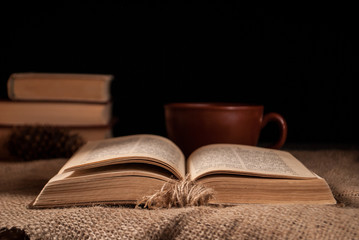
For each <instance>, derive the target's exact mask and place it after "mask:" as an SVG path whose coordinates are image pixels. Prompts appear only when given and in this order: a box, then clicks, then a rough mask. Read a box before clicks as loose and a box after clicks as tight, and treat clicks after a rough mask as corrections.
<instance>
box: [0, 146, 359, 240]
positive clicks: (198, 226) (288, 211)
mask: <svg viewBox="0 0 359 240" xmlns="http://www.w3.org/2000/svg"><path fill="white" fill-rule="evenodd" d="M290 152H292V153H293V155H295V156H296V157H298V158H299V159H300V160H302V162H303V163H304V164H305V165H306V166H307V167H308V168H310V169H311V170H313V171H314V172H316V173H317V174H318V175H320V176H322V177H324V178H325V179H326V180H327V181H328V183H329V185H330V187H331V188H332V190H333V192H334V195H335V197H336V199H337V200H338V202H339V204H337V205H334V206H318V205H254V204H253V205H251V204H242V205H239V206H235V207H226V208H221V207H190V208H180V209H163V210H142V209H133V208H126V207H106V206H92V207H74V208H65V209H46V210H29V209H27V208H26V206H27V205H28V204H29V203H30V202H31V201H32V200H33V199H34V198H35V196H36V195H37V194H38V193H39V191H40V190H41V188H42V187H43V185H44V184H45V183H46V182H47V180H48V179H49V178H50V177H52V176H53V175H54V174H55V173H56V172H57V171H58V170H59V168H60V167H61V166H62V165H63V164H64V163H65V161H66V160H65V159H54V160H38V161H33V162H24V163H19V162H17V163H15V162H9V161H3V162H0V176H1V177H0V211H1V212H0V228H2V227H7V228H11V227H18V228H20V229H24V230H25V232H26V233H27V234H28V235H29V236H30V238H31V239H143V240H144V239H359V221H358V220H359V208H358V207H359V177H358V175H359V150H355V149H351V150H348V149H346V150H343V149H341V150H339V149H331V150H291V151H290Z"/></svg>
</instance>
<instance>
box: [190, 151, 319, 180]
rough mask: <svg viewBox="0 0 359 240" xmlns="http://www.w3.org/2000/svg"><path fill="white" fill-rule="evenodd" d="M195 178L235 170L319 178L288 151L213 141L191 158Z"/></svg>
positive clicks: (253, 174) (195, 152)
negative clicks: (215, 142)
mask: <svg viewBox="0 0 359 240" xmlns="http://www.w3.org/2000/svg"><path fill="white" fill-rule="evenodd" d="M187 168H188V172H189V173H190V174H191V177H192V178H193V179H198V178H200V177H202V176H205V175H209V174H219V173H232V174H242V175H250V176H262V177H279V178H295V179H301V178H317V176H316V175H315V174H313V173H312V172H311V171H310V170H309V169H307V168H306V167H305V166H304V165H303V164H302V163H301V162H300V161H299V160H298V159H296V158H295V157H294V156H293V155H291V154H290V153H288V152H285V151H281V150H274V149H268V148H260V147H252V146H247V145H238V144H212V145H207V146H204V147H201V148H199V149H197V150H196V151H194V152H193V153H192V154H191V155H190V156H189V158H188V162H187Z"/></svg>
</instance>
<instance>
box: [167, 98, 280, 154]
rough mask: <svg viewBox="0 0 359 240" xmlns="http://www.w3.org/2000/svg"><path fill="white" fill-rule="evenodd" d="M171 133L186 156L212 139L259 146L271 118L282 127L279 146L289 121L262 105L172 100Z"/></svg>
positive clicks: (170, 114) (169, 107)
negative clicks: (175, 101) (268, 111)
mask: <svg viewBox="0 0 359 240" xmlns="http://www.w3.org/2000/svg"><path fill="white" fill-rule="evenodd" d="M164 108H165V121H166V130H167V134H168V137H169V138H170V139H171V140H172V141H173V142H175V143H176V144H177V145H178V146H179V147H180V148H181V149H182V150H183V152H184V154H185V155H186V156H188V155H189V154H190V153H192V152H193V151H194V150H195V149H197V148H199V147H201V146H204V145H207V144H212V143H236V144H246V145H252V146H255V145H257V144H258V139H259V136H260V132H261V130H262V128H263V127H265V126H266V125H267V123H268V122H271V121H274V122H276V123H277V125H278V126H279V128H280V136H279V138H278V141H277V142H275V143H274V144H273V145H272V146H271V148H275V149H279V148H281V147H282V146H283V144H284V142H285V140H286V137H287V124H286V121H285V120H284V118H283V117H282V116H281V115H280V114H278V113H268V114H263V108H264V107H263V106H262V105H249V104H240V103H169V104H166V105H165V106H164Z"/></svg>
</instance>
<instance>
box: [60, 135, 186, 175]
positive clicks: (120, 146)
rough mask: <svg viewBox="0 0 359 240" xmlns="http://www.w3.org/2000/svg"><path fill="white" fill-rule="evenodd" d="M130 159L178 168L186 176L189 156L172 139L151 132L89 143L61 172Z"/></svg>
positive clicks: (131, 160) (177, 171)
mask: <svg viewBox="0 0 359 240" xmlns="http://www.w3.org/2000/svg"><path fill="white" fill-rule="evenodd" d="M126 162H137V163H140V162H143V163H153V164H155V165H158V166H163V167H165V168H170V169H172V170H173V171H176V173H178V174H176V175H177V177H183V176H185V158H184V155H183V153H182V152H181V150H180V149H179V148H178V147H177V146H176V145H175V144H174V143H173V142H171V141H170V140H169V139H167V138H164V137H161V136H157V135H151V134H139V135H131V136H124V137H117V138H110V139H105V140H100V141H93V142H89V143H87V144H86V145H85V146H83V147H82V148H81V149H80V150H79V151H78V152H77V153H76V154H75V155H74V156H73V157H72V158H71V159H70V160H69V161H68V162H67V163H66V164H65V165H64V166H63V168H62V169H61V170H60V173H62V172H64V171H72V170H76V169H86V168H92V167H97V166H106V165H111V164H116V163H126ZM178 175H180V176H178Z"/></svg>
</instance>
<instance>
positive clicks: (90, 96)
mask: <svg viewBox="0 0 359 240" xmlns="http://www.w3.org/2000/svg"><path fill="white" fill-rule="evenodd" d="M112 80H113V76H112V75H109V74H108V75H106V74H78V73H13V74H11V75H10V77H9V79H8V83H7V92H8V96H9V98H10V99H11V100H36V101H72V102H73V101H77V102H108V101H109V100H110V98H111V94H110V92H111V91H110V87H111V81H112Z"/></svg>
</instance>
